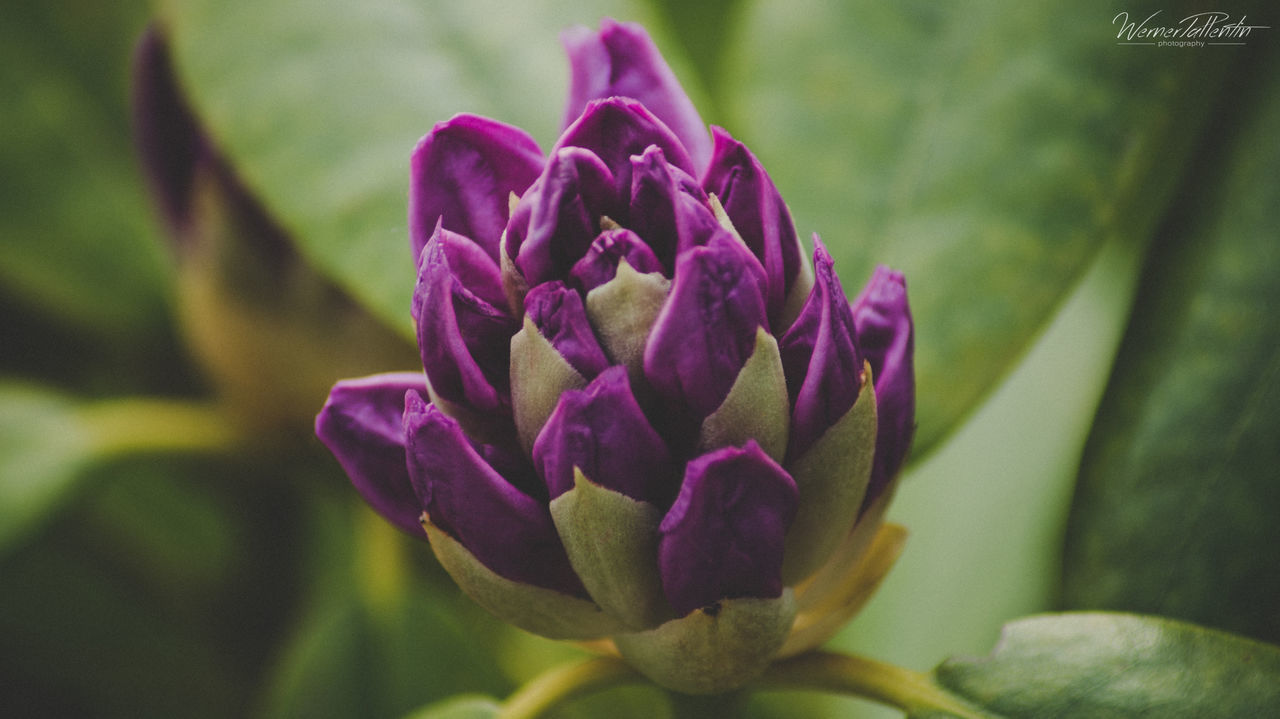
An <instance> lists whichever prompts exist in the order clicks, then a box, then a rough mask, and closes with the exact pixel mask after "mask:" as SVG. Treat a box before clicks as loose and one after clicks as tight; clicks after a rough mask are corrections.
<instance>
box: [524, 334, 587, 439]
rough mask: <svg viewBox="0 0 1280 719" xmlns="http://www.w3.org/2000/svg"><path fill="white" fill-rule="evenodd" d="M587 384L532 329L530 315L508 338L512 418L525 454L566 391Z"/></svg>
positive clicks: (583, 378) (545, 339)
mask: <svg viewBox="0 0 1280 719" xmlns="http://www.w3.org/2000/svg"><path fill="white" fill-rule="evenodd" d="M586 386H587V380H586V378H585V377H583V376H582V375H581V374H579V373H578V371H577V370H575V369H574V368H573V366H572V365H570V364H569V362H568V360H566V359H565V358H564V357H563V356H562V355H561V354H560V353H559V352H557V351H556V348H555V347H553V346H552V344H551V343H550V342H549V341H547V338H546V337H543V336H542V333H541V332H539V331H538V328H537V327H535V326H534V324H533V320H531V319H529V315H525V316H524V327H523V328H521V329H520V331H519V332H517V333H515V336H513V337H512V338H511V414H512V416H513V418H514V419H515V423H516V435H517V436H518V437H519V438H520V445H521V446H522V447H524V451H525V453H526V454H530V453H532V451H533V441H534V440H535V439H537V438H538V433H539V432H541V431H542V426H543V425H544V424H546V423H547V418H548V417H550V416H551V412H552V411H553V410H555V408H556V403H557V402H559V401H560V395H561V394H563V393H564V392H565V391H566V390H571V389H581V388H583V387H586Z"/></svg>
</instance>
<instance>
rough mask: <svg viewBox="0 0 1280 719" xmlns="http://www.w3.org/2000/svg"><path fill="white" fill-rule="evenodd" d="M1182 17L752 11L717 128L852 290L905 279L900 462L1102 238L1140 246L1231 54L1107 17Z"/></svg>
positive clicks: (850, 7) (1047, 309) (1006, 351)
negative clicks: (881, 275) (737, 140)
mask: <svg viewBox="0 0 1280 719" xmlns="http://www.w3.org/2000/svg"><path fill="white" fill-rule="evenodd" d="M1184 5H1188V3H1185V2H1177V3H1173V6H1170V3H1169V2H1165V1H1164V0H1160V1H1158V2H1157V1H1156V0H1149V1H1144V2H1139V3H1136V5H1135V4H1134V3H1129V4H1128V5H1126V6H1125V7H1124V8H1118V7H1117V6H1116V4H1115V3H1114V2H1113V1H1112V0H1090V1H1088V2H1074V3H1008V2H1002V1H997V0H986V1H982V2H967V3H937V2H932V1H930V0H917V1H915V2H904V3H881V2H874V1H871V0H865V1H857V2H844V1H843V0H799V1H793V0H789V1H788V2H757V3H751V4H750V5H749V8H748V10H747V12H746V17H745V19H744V23H743V31H742V33H741V36H740V37H739V38H738V39H737V41H736V42H734V43H732V45H731V46H732V47H733V48H734V49H735V50H736V51H737V52H736V53H735V54H733V55H732V58H733V59H732V61H730V62H729V63H726V65H725V75H724V76H723V78H722V80H721V82H722V83H726V84H730V85H731V86H732V87H731V89H729V90H726V91H725V92H724V94H725V95H726V97H727V99H728V102H729V107H728V108H727V109H728V112H729V116H730V117H731V118H732V120H733V122H732V124H731V126H730V129H731V130H732V131H734V132H736V133H737V134H738V135H739V136H740V137H741V138H742V139H743V140H744V141H745V142H747V143H748V144H749V145H750V146H751V147H752V148H753V149H754V150H755V151H756V152H758V153H759V154H760V156H761V158H762V160H763V162H764V164H765V166H766V167H767V168H769V170H770V172H771V173H772V174H773V177H774V179H775V180H776V181H777V183H778V185H779V187H780V189H781V191H782V195H783V196H784V197H786V198H787V200H788V202H789V203H790V205H791V209H792V211H793V214H794V215H795V218H796V223H797V227H798V229H800V230H801V232H802V234H804V235H807V234H808V233H810V232H812V231H817V232H819V233H821V234H822V236H823V238H824V241H825V242H827V243H828V245H829V246H830V247H831V252H832V254H833V255H834V256H835V257H836V260H837V265H836V266H837V267H839V268H840V271H841V275H842V277H844V278H845V280H846V282H845V287H846V289H847V290H848V291H849V292H850V293H853V292H854V291H856V289H857V288H858V287H859V286H860V285H861V284H862V282H863V281H864V280H865V278H866V277H868V276H869V274H870V271H871V269H872V267H873V266H874V265H875V264H876V263H888V264H891V265H894V266H896V267H898V268H899V269H902V270H903V271H905V273H906V275H907V278H908V285H909V288H910V291H911V304H912V310H913V314H914V316H915V319H916V328H917V343H916V347H917V353H916V371H917V377H918V392H917V397H918V401H919V411H918V420H919V426H920V428H919V433H918V435H917V437H916V442H915V451H916V454H917V456H918V455H921V454H923V453H924V452H926V451H928V449H929V448H930V447H932V446H933V445H934V444H935V443H936V442H937V441H938V440H939V439H940V438H942V437H943V436H945V434H946V433H947V432H948V431H950V430H951V429H952V428H953V427H954V426H955V425H956V423H957V422H958V420H960V419H961V418H962V417H963V416H964V415H965V414H966V413H968V412H969V411H971V410H972V409H973V407H974V406H975V405H976V403H977V402H978V401H979V400H980V399H981V398H982V397H983V396H984V395H985V394H986V393H987V392H988V391H989V390H990V389H991V388H992V387H993V386H994V385H995V383H996V382H997V381H998V380H999V379H1000V378H1001V377H1003V376H1004V375H1005V374H1006V373H1007V372H1008V370H1009V369H1010V367H1012V366H1013V365H1014V364H1015V363H1016V362H1017V361H1018V359H1020V357H1021V356H1022V354H1023V353H1024V352H1025V351H1026V349H1027V347H1028V346H1029V344H1030V343H1031V341H1032V340H1033V339H1034V338H1035V337H1036V336H1037V335H1038V333H1039V332H1040V331H1041V330H1042V329H1043V327H1044V325H1045V324H1046V322H1047V321H1048V320H1049V318H1050V317H1052V315H1053V313H1054V311H1055V310H1056V308H1057V307H1058V306H1059V304H1060V303H1061V302H1062V301H1063V299H1064V297H1065V296H1066V295H1067V294H1068V293H1069V292H1070V290H1071V289H1072V288H1073V287H1074V286H1075V284H1076V283H1077V282H1078V280H1079V279H1080V277H1081V275H1082V274H1083V273H1084V271H1085V269H1086V268H1087V267H1088V266H1089V264H1090V261H1091V260H1092V258H1093V257H1094V256H1095V255H1096V253H1097V252H1098V250H1099V248H1100V247H1101V246H1102V245H1103V244H1104V242H1105V241H1106V240H1108V239H1116V238H1119V239H1121V240H1126V241H1131V242H1137V243H1141V242H1143V241H1144V239H1145V238H1146V237H1147V236H1148V235H1149V234H1150V232H1151V230H1152V226H1153V222H1154V220H1155V219H1156V218H1157V217H1159V215H1160V213H1161V212H1162V211H1163V209H1164V207H1165V206H1166V204H1167V202H1168V200H1169V196H1170V190H1171V188H1172V187H1173V186H1174V183H1175V181H1176V179H1177V178H1178V177H1179V176H1180V175H1181V173H1182V171H1183V161H1184V159H1185V158H1186V157H1187V154H1188V153H1187V148H1188V146H1189V145H1190V143H1191V142H1192V140H1193V139H1194V138H1195V137H1196V135H1197V132H1198V130H1199V129H1200V128H1201V127H1202V126H1203V120H1204V118H1205V116H1206V115H1207V113H1208V112H1209V111H1210V110H1212V109H1213V108H1214V100H1215V97H1216V96H1215V94H1214V92H1213V89H1214V88H1216V87H1217V85H1218V80H1219V79H1220V78H1221V77H1222V75H1223V71H1224V67H1225V66H1226V64H1227V63H1228V61H1229V60H1231V59H1232V58H1234V57H1236V55H1234V54H1233V53H1232V52H1230V51H1229V50H1228V51H1227V52H1219V50H1222V49H1224V48H1208V50H1209V51H1208V52H1179V53H1174V52H1167V51H1157V49H1156V48H1148V47H1142V48H1137V47H1122V46H1118V45H1116V33H1117V31H1118V27H1117V26H1113V25H1112V24H1111V21H1112V18H1113V17H1114V16H1115V15H1116V13H1117V12H1118V11H1119V10H1120V9H1124V10H1127V11H1129V12H1130V13H1131V14H1132V15H1134V16H1140V17H1146V16H1147V15H1148V14H1150V12H1151V11H1153V10H1163V11H1164V12H1165V13H1166V14H1167V15H1168V16H1169V17H1176V18H1180V17H1183V15H1184V14H1185V13H1183V14H1179V12H1180V9H1181V8H1180V7H1179V6H1184ZM1197 7H1198V6H1197ZM1171 22H1172V21H1171Z"/></svg>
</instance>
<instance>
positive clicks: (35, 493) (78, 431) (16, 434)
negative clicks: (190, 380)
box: [0, 380, 235, 552]
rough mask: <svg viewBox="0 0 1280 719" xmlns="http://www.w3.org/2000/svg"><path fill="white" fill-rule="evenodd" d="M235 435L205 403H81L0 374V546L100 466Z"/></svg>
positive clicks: (203, 447) (227, 441)
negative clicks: (124, 457)
mask: <svg viewBox="0 0 1280 719" xmlns="http://www.w3.org/2000/svg"><path fill="white" fill-rule="evenodd" d="M234 440H235V437H234V436H233V433H232V431H231V430H230V428H228V427H227V426H226V425H225V424H224V423H223V421H222V417H221V415H219V414H218V413H217V412H215V411H213V410H212V409H210V408H208V407H205V406H202V405H190V404H186V403H183V402H180V401H172V400H155V399H143V398H131V399H119V400H107V401H94V402H84V401H77V400H75V399H72V398H69V397H67V396H65V395H63V394H61V393H58V392H56V391H54V390H50V389H45V388H39V387H35V386H31V385H26V384H17V383H14V382H12V381H6V380H0V552H2V551H3V550H4V549H5V548H6V547H7V546H8V545H10V544H12V543H13V542H14V541H15V540H17V539H19V538H20V537H21V536H22V535H23V534H24V533H26V532H28V531H29V530H30V529H31V528H32V527H34V526H35V525H37V524H38V523H39V522H40V521H41V520H42V519H43V518H44V517H45V516H46V515H47V514H49V513H50V512H51V511H52V510H53V509H54V508H56V507H57V506H58V505H59V502H60V501H61V500H62V499H63V498H64V497H65V496H66V495H67V494H68V493H69V491H70V490H71V489H72V488H73V487H74V486H75V484H76V482H77V481H78V480H79V478H80V477H81V476H82V474H83V473H84V472H85V471H86V470H87V469H89V468H90V467H92V466H94V465H95V464H99V463H101V462H102V461H104V460H106V459H110V458H113V457H116V456H119V455H122V454H130V453H137V452H157V451H161V452H172V451H185V452H189V451H197V452H208V451H210V450H223V449H226V448H228V447H229V446H230V445H231V443H232V442H233V441H234Z"/></svg>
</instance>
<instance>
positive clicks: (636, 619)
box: [551, 467, 675, 631]
mask: <svg viewBox="0 0 1280 719" xmlns="http://www.w3.org/2000/svg"><path fill="white" fill-rule="evenodd" d="M573 480H574V486H573V489H571V490H569V491H568V492H565V493H564V494H562V495H560V496H559V497H556V498H555V499H554V500H552V501H551V519H552V520H554V521H555V524H556V530H557V531H558V532H559V533H560V540H561V541H563V542H564V548H565V551H566V552H568V554H569V562H570V563H571V564H572V565H573V571H574V572H576V573H577V575H578V577H579V578H581V579H582V584H583V585H584V586H586V588H587V592H589V593H590V594H591V598H592V599H594V600H595V602H596V603H597V604H599V605H600V607H601V608H602V609H604V611H605V612H606V613H608V614H611V615H613V616H614V617H616V618H617V619H618V620H619V621H620V622H622V624H624V625H625V626H626V628H627V631H639V630H644V629H652V628H653V627H656V626H658V625H659V624H661V623H662V622H664V621H667V620H668V619H671V618H672V617H674V616H675V613H674V612H673V611H672V609H671V607H670V606H669V605H668V604H667V601H666V597H665V596H664V595H663V593H662V578H661V577H660V576H659V574H658V564H657V561H658V524H659V523H660V522H661V521H662V511H661V510H659V509H658V508H657V507H655V506H653V505H652V504H649V503H648V502H642V501H639V500H636V499H632V498H631V497H628V496H626V495H625V494H622V493H621V492H616V491H614V490H612V489H609V488H608V487H603V486H601V485H599V484H596V483H595V482H592V481H591V480H590V479H588V478H587V477H586V476H584V475H583V474H582V472H581V471H580V470H578V469H577V468H576V467H575V468H574V471H573Z"/></svg>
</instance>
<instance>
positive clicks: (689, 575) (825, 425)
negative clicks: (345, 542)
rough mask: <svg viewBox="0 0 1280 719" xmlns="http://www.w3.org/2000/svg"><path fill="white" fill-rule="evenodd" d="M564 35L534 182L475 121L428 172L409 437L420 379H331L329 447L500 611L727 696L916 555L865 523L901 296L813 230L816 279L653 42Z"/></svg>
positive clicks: (373, 497)
mask: <svg viewBox="0 0 1280 719" xmlns="http://www.w3.org/2000/svg"><path fill="white" fill-rule="evenodd" d="M564 42H565V45H566V47H567V48H568V50H569V53H570V56H571V64H572V87H571V97H570V100H569V108H570V109H569V113H570V116H569V117H568V118H567V119H566V122H565V125H566V127H565V130H564V133H563V134H562V135H561V137H560V139H559V140H558V141H557V142H556V144H555V146H554V147H553V149H552V151H551V152H550V153H549V154H548V156H547V159H546V160H545V161H543V160H542V157H541V155H539V154H538V153H537V148H536V147H534V146H533V145H532V142H531V141H529V140H528V138H527V136H525V135H524V134H523V133H521V132H519V131H517V130H514V129H513V128H509V127H507V126H505V125H501V124H499V123H496V122H493V121H489V120H484V119H482V118H475V117H471V116H458V117H456V118H454V119H453V120H451V121H449V122H447V123H443V124H441V125H438V126H437V127H436V129H435V130H433V131H432V133H431V134H430V135H428V136H427V138H426V139H424V140H423V142H422V143H421V144H420V145H419V148H418V150H417V151H416V152H415V154H414V157H413V188H414V189H413V190H412V197H411V210H410V218H411V232H412V234H413V237H414V240H413V241H414V246H415V247H419V246H421V253H420V256H419V265H418V285H417V288H416V290H415V293H414V298H413V306H412V315H413V317H414V319H415V321H416V322H417V329H418V343H419V348H420V350H421V356H422V363H423V366H424V368H425V370H426V378H427V383H426V387H425V388H424V387H423V386H422V383H421V379H420V378H414V379H413V380H412V381H413V382H416V383H417V384H416V386H414V387H412V388H411V389H412V391H409V392H408V394H407V396H406V397H405V406H404V414H403V424H402V426H401V428H400V429H399V431H397V430H396V428H395V426H394V422H393V420H392V419H390V418H391V417H392V416H393V406H394V399H395V396H394V395H395V393H396V391H399V392H400V394H401V395H402V396H403V395H404V390H405V387H404V385H403V383H404V382H410V380H409V379H408V378H405V379H395V380H386V379H371V380H366V381H359V380H357V381H352V382H347V383H340V384H339V385H338V386H337V387H335V389H334V391H333V399H331V401H330V404H329V405H326V407H325V410H324V411H322V412H321V416H320V418H319V419H318V420H317V432H319V433H320V434H321V436H322V438H324V439H325V442H326V443H327V444H328V445H329V446H330V448H331V449H332V450H333V452H334V454H335V455H336V456H337V457H338V459H339V461H340V463H341V464H342V465H343V467H344V468H345V469H347V471H348V473H349V474H350V475H351V477H352V481H353V482H354V483H355V484H356V486H357V488H358V489H359V490H360V492H361V494H363V495H364V496H365V498H366V499H367V500H368V501H369V503H370V504H372V505H373V506H375V507H376V508H377V509H378V510H379V511H380V512H382V513H383V514H385V515H386V516H388V517H389V518H391V519H392V521H394V522H396V523H397V524H399V525H400V526H402V527H407V526H409V525H410V524H411V522H412V520H413V519H414V518H416V517H417V516H418V515H419V514H420V513H421V512H423V511H424V510H425V512H426V515H427V519H428V520H429V521H428V522H427V523H426V524H424V527H425V529H426V533H427V535H428V538H429V541H430V542H431V544H432V547H433V549H434V551H435V553H436V556H437V557H438V558H440V561H441V563H442V565H443V566H444V567H445V568H446V569H447V571H449V572H450V574H452V575H453V576H454V578H455V579H456V580H457V581H458V584H459V585H460V586H462V587H463V589H464V590H465V591H466V592H467V593H468V594H470V595H471V596H472V597H474V598H476V600H477V601H478V602H480V603H481V604H483V605H484V606H486V607H487V608H489V609H490V610H491V611H493V612H494V613H495V614H498V615H499V616H501V617H503V618H505V619H506V620H508V621H510V622H512V623H514V624H516V625H517V626H521V627H524V628H526V629H529V630H530V631H534V632H537V633H540V634H543V635H545V636H552V637H562V638H598V637H613V638H614V641H615V645H616V646H617V647H618V650H619V652H621V653H622V655H623V656H624V657H626V658H627V660H628V661H630V662H632V663H633V664H634V665H635V666H636V667H637V668H638V669H639V670H640V671H641V672H643V673H645V674H646V675H647V676H649V677H651V678H654V679H655V681H658V682H660V683H662V684H663V685H664V686H667V687H670V688H674V689H676V690H678V691H687V692H713V691H725V690H728V689H732V688H734V687H738V686H741V685H742V684H743V683H744V682H746V681H749V680H750V679H751V678H752V677H753V676H756V675H758V674H759V673H760V672H762V671H763V670H764V668H765V667H766V666H767V665H768V663H769V662H770V661H771V660H772V659H773V658H774V657H776V656H778V654H779V652H786V651H795V650H796V647H800V650H803V649H808V648H812V647H813V646H814V645H815V643H816V642H819V641H821V640H822V639H824V638H825V637H827V636H830V634H829V632H830V631H833V629H831V627H833V626H838V620H840V619H841V617H838V616H837V615H839V612H841V611H844V610H845V608H847V607H850V606H853V603H854V602H855V601H861V600H860V599H859V597H860V596H861V595H856V594H850V592H854V591H855V590H856V591H857V592H863V591H864V590H865V588H866V586H870V585H869V584H867V581H869V580H868V578H869V577H871V578H872V579H874V578H878V576H880V575H882V574H883V572H884V571H885V568H886V567H887V566H889V564H890V557H891V555H893V554H894V553H896V551H897V547H898V546H900V542H901V535H900V534H898V535H895V536H896V537H897V539H896V540H894V541H886V542H880V543H870V544H869V542H871V538H873V537H876V536H878V535H877V531H878V527H879V524H880V521H881V520H880V517H881V514H880V513H879V511H880V510H879V509H877V511H876V512H868V513H866V515H865V516H863V517H862V518H861V519H860V518H859V517H860V515H859V510H860V507H862V506H864V504H865V502H866V501H869V500H866V497H867V496H868V493H867V491H866V488H867V485H868V482H870V483H871V485H872V491H873V492H877V493H883V492H884V489H883V487H884V485H885V484H887V483H888V481H889V479H888V478H891V477H892V476H893V475H894V474H895V473H896V472H897V470H898V468H899V467H900V466H901V463H902V459H903V456H904V455H905V452H906V448H907V444H908V442H909V440H910V435H911V433H910V428H911V424H912V422H913V396H912V395H913V392H914V388H913V378H912V367H911V323H910V315H909V313H908V311H907V305H906V294H905V287H904V286H903V284H902V279H901V276H900V275H896V274H893V273H890V272H888V271H880V272H877V274H876V276H875V277H874V278H873V279H872V282H871V284H870V285H869V286H868V289H867V290H866V291H865V292H864V293H863V295H862V297H860V298H859V300H858V301H857V302H856V303H854V304H853V305H852V306H851V305H850V304H849V302H848V300H847V299H846V298H845V295H844V291H843V290H842V288H841V286H840V281H839V279H838V277H837V275H836V273H835V269H834V267H833V263H832V259H831V257H830V255H829V254H828V253H827V251H826V248H824V247H823V246H822V244H821V242H817V241H816V238H815V244H816V247H815V250H814V260H813V266H812V267H810V265H809V263H808V262H806V261H805V258H804V257H803V256H802V255H801V250H800V246H799V242H798V240H797V238H796V232H795V227H794V225H793V224H792V221H791V217H790V214H789V212H788V211H787V208H786V205H785V204H784V203H783V201H782V198H781V197H780V196H779V194H778V191H777V188H776V187H774V185H773V183H772V181H771V180H770V179H769V176H768V174H767V173H766V172H765V171H764V168H763V167H761V165H760V162H759V161H758V160H757V159H756V157H755V156H754V155H752V154H751V152H750V151H749V150H747V148H746V147H745V146H743V145H742V144H741V143H739V142H737V141H736V140H734V139H733V138H732V137H730V136H729V134H728V133H727V132H725V131H723V130H718V129H717V130H715V131H714V136H715V144H714V148H713V147H712V145H711V143H710V140H709V138H708V135H707V132H706V130H705V128H704V127H703V125H702V121H701V120H700V119H699V118H698V115H697V113H696V112H695V111H694V110H693V107H692V104H691V103H689V101H688V98H687V97H685V95H684V93H683V91H681V90H680V87H679V85H678V84H677V83H676V82H675V79H674V77H673V76H672V75H671V72H670V69H669V68H667V66H666V64H665V63H664V62H663V61H662V59H661V57H659V56H658V54H657V52H656V50H655V49H654V48H653V45H652V42H651V41H650V40H649V38H648V36H647V35H646V34H645V33H644V31H643V30H641V29H639V28H638V27H635V26H629V25H619V24H617V23H614V22H612V21H605V22H604V23H603V25H602V29H601V31H600V32H599V33H591V32H589V31H586V30H573V31H570V32H569V33H566V35H565V39H564ZM699 177H701V178H702V179H701V181H699V180H698V179H697V178H699ZM512 194H515V195H516V196H518V199H517V200H516V201H515V203H514V208H513V209H511V210H510V215H509V216H508V215H507V212H508V209H507V208H508V207H510V204H509V203H510V202H511V195H512ZM432 223H434V224H432ZM428 227H434V231H432V232H431V233H430V236H429V237H423V235H424V233H425V232H426V231H427V228H428ZM864 360H869V362H868V361H864ZM868 364H869V365H870V367H871V368H872V371H873V372H874V377H875V380H874V387H872V386H870V385H868V384H867V383H866V381H865V378H866V369H865V368H866V366H867V365H868ZM393 377H399V376H393ZM395 382H402V384H400V385H397V384H395ZM864 385H865V386H864ZM424 389H425V391H427V392H428V393H429V396H430V398H431V400H432V402H434V404H433V405H428V404H427V403H426V402H425V401H424V399H423V395H422V394H421V393H422V391H423V390H424ZM357 390H360V391H357ZM877 407H879V408H880V414H879V415H877ZM877 434H878V435H879V436H877ZM365 445H367V446H365ZM873 463H874V465H875V468H876V470H875V471H876V472H877V473H879V474H875V473H873V471H872V467H873ZM869 477H871V479H870V480H869V479H868V478H869ZM877 477H879V479H877ZM884 504H885V503H884V502H881V503H879V504H878V505H877V507H883V505H884ZM868 546H871V547H873V549H866V548H867V547H868ZM874 547H882V549H874ZM864 550H865V551H864ZM868 552H869V553H871V554H875V555H876V556H875V557H873V558H872V559H874V562H873V561H872V560H871V559H867V560H865V561H866V563H865V565H864V564H863V562H864V559H863V558H864V556H866V555H867V553H868ZM865 566H869V567H871V569H868V570H865V571H867V572H870V574H862V573H860V572H862V571H863V568H864V567H865ZM873 575H874V576H873ZM850 577H851V578H852V579H850V580H849V581H845V578H850ZM810 578H813V579H814V581H809V580H810ZM819 580H820V581H819ZM855 580H856V581H855ZM851 582H852V584H851ZM811 587H816V588H813V589H811ZM850 587H853V589H850ZM833 608H835V609H833ZM697 610H705V611H697ZM833 612H834V613H833ZM832 617H837V619H832ZM793 627H796V628H797V629H796V630H795V631H793V629H792V628H793Z"/></svg>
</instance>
